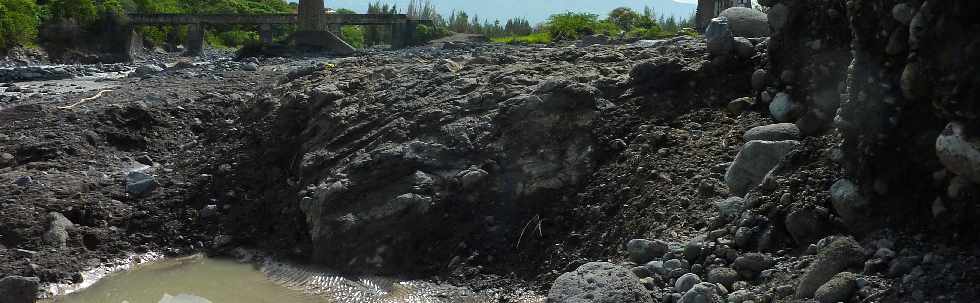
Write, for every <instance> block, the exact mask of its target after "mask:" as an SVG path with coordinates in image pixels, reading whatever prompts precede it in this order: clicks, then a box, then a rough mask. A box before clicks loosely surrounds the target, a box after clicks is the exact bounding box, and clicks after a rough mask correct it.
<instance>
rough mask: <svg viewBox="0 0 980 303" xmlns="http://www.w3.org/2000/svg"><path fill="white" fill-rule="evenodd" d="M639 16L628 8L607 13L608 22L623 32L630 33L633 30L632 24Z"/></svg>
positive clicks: (620, 8)
mask: <svg viewBox="0 0 980 303" xmlns="http://www.w3.org/2000/svg"><path fill="white" fill-rule="evenodd" d="M637 17H639V15H637V14H636V12H634V11H633V9H631V8H628V7H619V8H616V9H614V10H613V11H612V12H609V19H608V20H609V21H610V22H612V23H614V24H616V26H619V28H620V29H622V30H624V31H630V29H632V28H633V23H634V22H636V19H637Z"/></svg>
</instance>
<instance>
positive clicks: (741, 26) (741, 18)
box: [719, 7, 769, 38]
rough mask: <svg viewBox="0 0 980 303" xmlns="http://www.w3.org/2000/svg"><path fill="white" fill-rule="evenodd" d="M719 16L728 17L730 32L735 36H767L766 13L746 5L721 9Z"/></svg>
mask: <svg viewBox="0 0 980 303" xmlns="http://www.w3.org/2000/svg"><path fill="white" fill-rule="evenodd" d="M719 16H721V17H725V18H728V23H729V24H730V25H731V27H732V33H734V34H735V35H736V36H741V37H748V38H759V37H768V36H769V16H767V15H766V13H763V12H761V11H758V10H755V9H751V8H747V7H732V8H728V9H726V10H723V11H721V14H719Z"/></svg>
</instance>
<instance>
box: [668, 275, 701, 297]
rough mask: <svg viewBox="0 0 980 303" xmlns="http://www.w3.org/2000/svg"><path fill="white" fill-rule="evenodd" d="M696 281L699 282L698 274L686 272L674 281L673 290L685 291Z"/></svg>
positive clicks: (695, 283)
mask: <svg viewBox="0 0 980 303" xmlns="http://www.w3.org/2000/svg"><path fill="white" fill-rule="evenodd" d="M698 283H701V277H698V275H695V274H692V273H686V274H684V275H682V276H681V277H680V278H677V281H674V292H679V293H684V292H687V291H688V290H691V288H693V287H694V285H697V284H698Z"/></svg>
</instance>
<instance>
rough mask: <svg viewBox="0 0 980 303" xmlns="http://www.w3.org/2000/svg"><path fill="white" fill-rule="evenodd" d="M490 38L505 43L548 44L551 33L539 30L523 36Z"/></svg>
mask: <svg viewBox="0 0 980 303" xmlns="http://www.w3.org/2000/svg"><path fill="white" fill-rule="evenodd" d="M490 40H491V41H493V42H497V43H507V44H548V43H551V34H550V33H548V32H540V33H534V34H530V35H524V36H510V37H499V38H493V39H490Z"/></svg>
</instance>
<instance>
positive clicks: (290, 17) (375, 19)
mask: <svg viewBox="0 0 980 303" xmlns="http://www.w3.org/2000/svg"><path fill="white" fill-rule="evenodd" d="M298 19H299V17H298V15H296V14H263V15H238V14H130V15H129V21H130V22H131V23H133V24H137V25H156V24H161V25H162V24H167V25H179V24H200V23H205V24H238V25H241V24H295V23H296V22H297V21H298ZM407 21H409V18H408V16H407V15H404V14H325V15H323V23H324V24H343V25H391V24H399V23H405V22H407ZM412 21H416V22H419V23H423V24H424V23H427V22H429V20H415V19H412Z"/></svg>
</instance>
